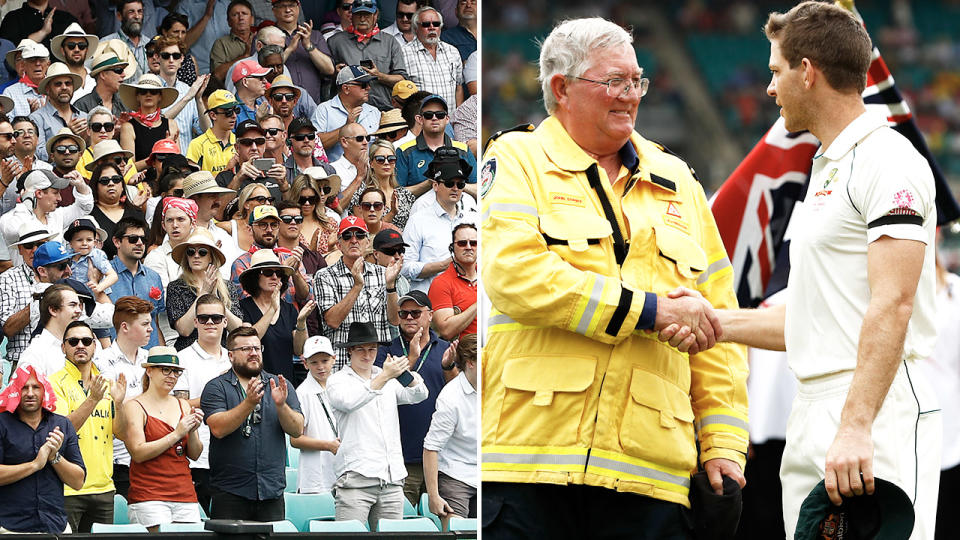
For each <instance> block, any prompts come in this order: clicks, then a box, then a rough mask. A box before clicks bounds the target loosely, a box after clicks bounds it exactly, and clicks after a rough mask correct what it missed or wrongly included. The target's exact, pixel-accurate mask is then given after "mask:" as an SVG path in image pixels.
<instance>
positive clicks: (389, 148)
mask: <svg viewBox="0 0 960 540" xmlns="http://www.w3.org/2000/svg"><path fill="white" fill-rule="evenodd" d="M368 154H369V156H370V167H369V168H367V178H366V180H364V182H363V187H364V189H366V188H377V189H379V190H380V191H381V192H383V196H384V207H383V212H384V213H383V216H382V220H383V221H384V222H387V223H392V224H394V225H396V227H397V230H403V227H404V225H406V224H407V219H408V218H409V217H410V208H411V207H412V206H413V203H414V202H416V200H417V197H416V196H415V195H414V194H413V193H412V192H411V191H410V190H409V189H407V188H406V187H404V186H401V185H400V184H399V183H398V182H397V154H396V151H395V150H394V147H393V144H391V143H390V141H385V140H383V139H377V140H376V141H374V142H372V143H370V150H369V152H368ZM361 191H364V190H359V191H358V192H357V193H355V194H354V196H353V198H352V199H351V200H350V205H349V206H348V208H347V212H348V213H351V212H353V211H354V207H355V206H357V205H359V204H360V195H361ZM387 201H389V204H388V203H387ZM355 215H360V214H355ZM370 233H371V235H374V234H376V233H375V232H373V231H370Z"/></svg>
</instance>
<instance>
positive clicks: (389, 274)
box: [317, 228, 403, 289]
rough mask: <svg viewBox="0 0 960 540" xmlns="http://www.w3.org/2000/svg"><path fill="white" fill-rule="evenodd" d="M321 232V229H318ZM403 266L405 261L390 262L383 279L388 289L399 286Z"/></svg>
mask: <svg viewBox="0 0 960 540" xmlns="http://www.w3.org/2000/svg"><path fill="white" fill-rule="evenodd" d="M317 230H318V231H319V230H320V229H319V228H318V229H317ZM402 266H403V259H398V260H393V261H390V264H388V265H387V269H386V270H385V271H384V272H383V278H384V280H385V281H386V285H387V287H389V288H391V289H393V288H395V287H396V286H397V276H398V275H400V267H402Z"/></svg>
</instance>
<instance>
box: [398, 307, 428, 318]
mask: <svg viewBox="0 0 960 540" xmlns="http://www.w3.org/2000/svg"><path fill="white" fill-rule="evenodd" d="M424 311H426V310H424V309H411V310H406V309H401V310H400V311H398V312H397V315H400V318H401V319H419V318H420V314H421V313H423V312H424Z"/></svg>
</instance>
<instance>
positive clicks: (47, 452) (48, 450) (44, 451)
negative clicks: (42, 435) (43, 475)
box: [36, 427, 63, 467]
mask: <svg viewBox="0 0 960 540" xmlns="http://www.w3.org/2000/svg"><path fill="white" fill-rule="evenodd" d="M62 445H63V432H62V431H60V428H59V427H55V428H53V431H51V432H50V433H48V434H47V440H46V441H45V442H44V443H43V446H41V447H40V450H39V451H38V452H37V457H36V460H37V462H39V464H40V466H41V467H43V466H44V465H46V464H47V463H48V462H50V461H53V460H54V459H56V457H57V452H59V451H60V447H61V446H62Z"/></svg>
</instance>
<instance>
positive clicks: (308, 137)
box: [290, 133, 317, 142]
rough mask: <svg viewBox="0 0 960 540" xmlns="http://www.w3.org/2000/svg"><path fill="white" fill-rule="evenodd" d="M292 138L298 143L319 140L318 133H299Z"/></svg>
mask: <svg viewBox="0 0 960 540" xmlns="http://www.w3.org/2000/svg"><path fill="white" fill-rule="evenodd" d="M290 138H291V139H293V140H295V141H297V142H303V141H312V140H314V139H316V138H317V134H316V133H297V134H296V135H291V136H290Z"/></svg>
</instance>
